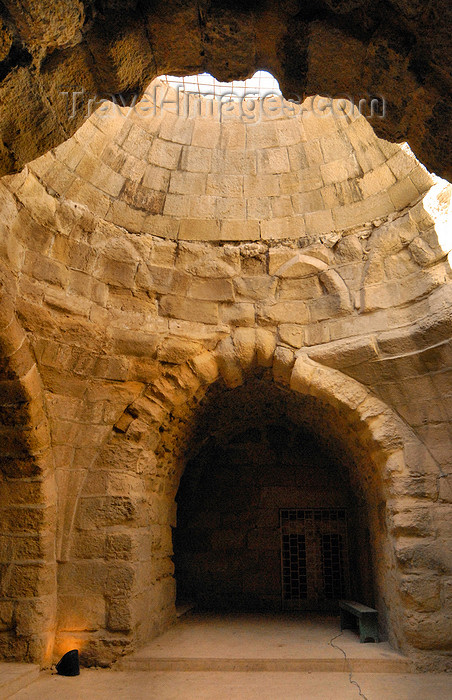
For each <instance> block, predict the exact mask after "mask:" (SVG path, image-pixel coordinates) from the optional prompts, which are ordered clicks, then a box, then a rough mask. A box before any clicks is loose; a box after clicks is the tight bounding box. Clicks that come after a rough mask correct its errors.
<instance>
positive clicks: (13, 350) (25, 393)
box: [0, 269, 56, 665]
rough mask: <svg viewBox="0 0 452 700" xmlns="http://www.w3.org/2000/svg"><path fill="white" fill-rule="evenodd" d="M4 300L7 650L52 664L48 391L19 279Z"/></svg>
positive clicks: (0, 430)
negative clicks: (21, 318)
mask: <svg viewBox="0 0 452 700" xmlns="http://www.w3.org/2000/svg"><path fill="white" fill-rule="evenodd" d="M2 272H3V275H2V287H3V288H2V290H1V292H2V294H1V295H0V297H1V298H0V302H1V303H0V313H1V316H0V437H1V439H0V445H1V446H0V461H1V467H0V542H1V547H0V596H1V602H0V607H1V621H2V622H1V624H2V628H1V632H0V649H1V654H2V657H3V658H6V659H10V660H17V661H34V662H38V663H40V664H42V665H46V664H48V663H49V662H51V659H52V653H53V642H54V635H55V625H56V619H55V613H56V562H55V524H56V489H55V483H54V471H53V460H52V454H51V443H50V432H49V426H48V421H47V416H46V410H45V402H44V392H43V388H42V384H41V379H40V376H39V372H38V370H37V366H36V362H35V358H34V357H33V353H32V351H31V350H30V347H29V343H28V339H27V336H26V333H25V332H24V329H23V328H22V326H21V325H20V323H19V322H18V320H17V317H16V314H15V312H14V303H13V298H14V278H13V276H12V275H8V274H7V273H6V272H5V270H4V269H3V270H2Z"/></svg>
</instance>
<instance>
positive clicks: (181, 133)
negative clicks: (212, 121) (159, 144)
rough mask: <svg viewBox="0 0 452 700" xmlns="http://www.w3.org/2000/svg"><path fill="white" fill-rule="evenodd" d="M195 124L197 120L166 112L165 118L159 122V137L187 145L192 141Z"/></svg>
mask: <svg viewBox="0 0 452 700" xmlns="http://www.w3.org/2000/svg"><path fill="white" fill-rule="evenodd" d="M201 123H202V122H201ZM197 124H198V122H197V121H195V120H194V119H186V118H184V117H178V116H177V115H176V114H171V113H169V112H166V113H165V118H164V119H162V121H161V124H160V131H159V137H160V138H162V139H164V140H165V141H170V142H173V143H181V144H184V145H188V144H190V143H192V142H193V141H192V138H193V136H194V130H195V129H196V125H197Z"/></svg>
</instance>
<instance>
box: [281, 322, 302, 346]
mask: <svg viewBox="0 0 452 700" xmlns="http://www.w3.org/2000/svg"><path fill="white" fill-rule="evenodd" d="M278 334H279V337H280V339H281V341H282V342H283V343H287V345H291V346H292V347H293V348H300V347H301V346H302V345H303V337H304V333H303V326H298V325H296V324H294V323H282V324H280V325H279V326H278Z"/></svg>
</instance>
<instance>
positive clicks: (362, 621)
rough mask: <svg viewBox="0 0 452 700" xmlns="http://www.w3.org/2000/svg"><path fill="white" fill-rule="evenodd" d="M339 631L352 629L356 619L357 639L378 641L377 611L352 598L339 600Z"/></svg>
mask: <svg viewBox="0 0 452 700" xmlns="http://www.w3.org/2000/svg"><path fill="white" fill-rule="evenodd" d="M339 608H340V613H341V631H342V630H345V629H352V628H353V627H354V626H355V625H354V622H355V619H354V618H357V619H358V626H359V641H360V642H361V643H363V642H378V641H379V638H378V611H377V610H374V608H369V607H367V605H363V604H362V603H356V602H355V601H354V600H340V601H339Z"/></svg>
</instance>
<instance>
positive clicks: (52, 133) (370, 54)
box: [0, 0, 452, 179]
mask: <svg viewBox="0 0 452 700" xmlns="http://www.w3.org/2000/svg"><path fill="white" fill-rule="evenodd" d="M450 24H451V4H450V2H449V1H448V0H429V1H427V2H423V3H420V2H418V0H391V1H390V2H382V1H380V2H375V1H372V0H311V1H310V2H307V3H301V2H298V0H285V2H280V3H276V2H270V0H267V1H265V0H261V1H257V2H252V1H248V2H235V1H233V0H230V1H229V2H227V1H226V0H220V1H213V2H209V1H207V0H201V1H199V2H192V1H190V0H187V1H186V2H181V1H180V0H166V1H165V2H161V1H159V0H158V1H156V2H152V3H145V2H143V1H137V0H85V1H84V2H81V0H56V1H55V2H52V3H48V2H42V0H41V1H40V0H21V1H20V2H17V0H3V3H0V80H1V83H0V104H1V108H0V135H1V138H0V173H2V174H4V173H7V172H12V171H17V170H20V169H21V168H22V167H23V165H24V164H25V163H26V162H29V161H31V160H33V159H34V158H36V157H37V156H38V155H41V154H42V153H45V152H46V151H47V150H49V149H50V148H52V147H54V146H55V145H57V144H58V143H61V142H62V141H64V140H66V139H67V138H68V137H69V136H70V135H71V134H73V133H74V131H75V130H76V129H77V128H78V127H79V126H80V125H81V123H82V122H83V121H84V119H85V117H86V114H85V113H84V111H83V110H80V112H79V113H78V114H77V116H76V118H74V119H69V114H68V110H67V96H66V95H63V94H62V93H63V92H65V91H66V92H67V91H69V92H70V91H72V90H79V89H83V90H84V91H85V94H86V95H87V96H91V97H95V96H96V95H97V96H104V97H105V96H107V95H108V94H109V93H110V94H111V93H114V94H118V93H120V94H121V95H122V96H123V97H124V98H127V99H131V96H133V95H134V94H139V93H141V92H142V91H143V90H144V89H145V88H146V86H147V85H148V84H149V83H150V82H151V80H152V79H153V78H154V77H155V76H157V75H159V74H163V73H172V74H186V75H187V74H193V73H196V72H202V71H208V72H210V73H212V74H213V75H214V76H215V77H216V78H218V79H220V80H232V79H233V78H235V79H239V78H244V77H246V76H250V75H252V73H253V72H254V71H255V70H256V69H259V68H262V69H267V70H269V71H271V72H272V73H273V74H274V75H275V77H276V78H277V79H278V81H279V84H280V86H281V89H282V91H283V93H284V95H285V96H286V97H290V96H292V95H293V94H297V95H300V96H301V95H314V94H316V93H318V94H324V95H330V96H332V97H338V96H339V95H343V94H344V93H345V94H347V95H349V96H352V97H353V98H354V99H359V98H360V97H368V96H369V95H378V96H381V97H383V98H384V99H385V100H386V103H387V111H386V118H384V119H380V120H374V121H373V126H374V128H375V130H376V132H377V134H378V135H379V136H382V137H384V138H387V139H389V140H392V141H404V140H407V141H408V142H409V144H410V146H411V147H412V149H413V151H414V152H415V154H416V155H417V157H418V158H419V159H420V160H421V162H422V163H424V164H425V165H426V166H427V167H428V169H429V170H430V171H433V172H435V173H437V174H438V175H441V176H442V177H446V178H448V179H451V177H452V171H451V165H450V164H451V157H450V141H451V139H450V124H451V122H452V120H451V107H450V92H451V85H452V81H451V68H450V67H451V65H452V63H451V60H450V59H451V39H450Z"/></svg>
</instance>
